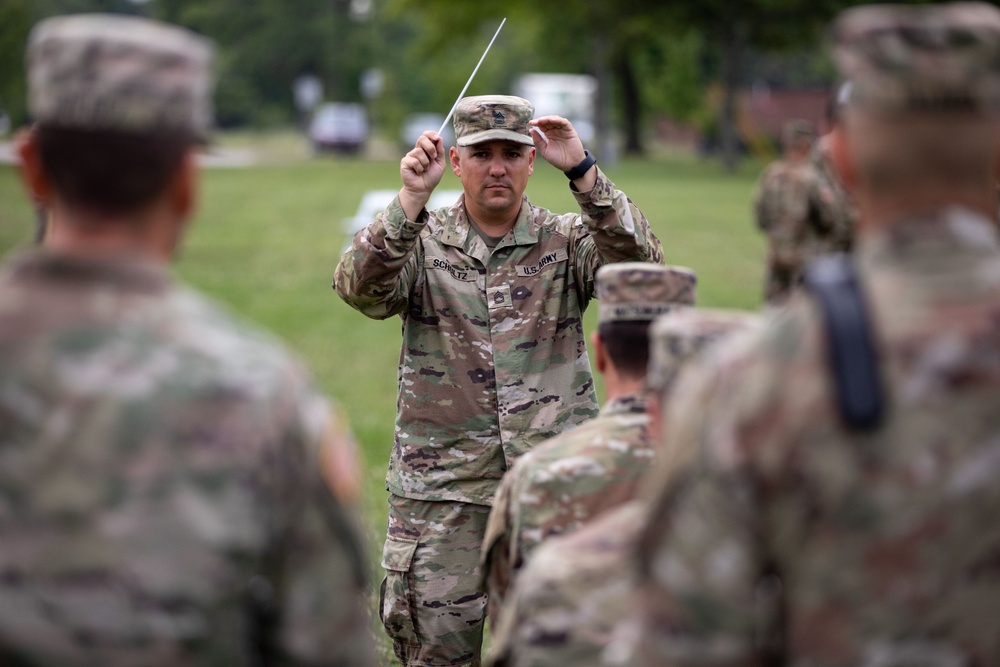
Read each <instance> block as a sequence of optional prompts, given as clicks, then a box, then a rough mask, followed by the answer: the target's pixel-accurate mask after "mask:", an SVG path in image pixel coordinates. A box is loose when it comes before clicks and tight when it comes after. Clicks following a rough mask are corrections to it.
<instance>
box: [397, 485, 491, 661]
mask: <svg viewBox="0 0 1000 667" xmlns="http://www.w3.org/2000/svg"><path fill="white" fill-rule="evenodd" d="M489 513H490V508H489V507H487V506H486V505H474V504H470V503H461V502H447V501H446V502H434V501H426V500H415V499H412V498H402V497H400V496H395V495H393V496H389V527H388V535H387V536H386V540H385V548H384V549H383V551H382V567H383V568H385V570H386V576H385V579H384V580H383V581H382V588H381V593H380V599H379V617H380V618H381V619H382V624H383V625H384V626H385V630H386V633H388V635H389V637H390V638H391V639H392V643H393V649H394V650H395V652H396V656H397V657H398V658H399V660H400V662H402V663H403V664H404V665H406V667H445V666H448V667H455V666H465V665H472V666H476V667H478V665H479V664H480V652H481V648H482V641H483V622H484V620H485V618H486V592H485V591H483V590H482V588H481V587H480V573H479V551H480V548H481V546H482V542H483V535H484V534H485V532H486V519H487V517H488V516H489Z"/></svg>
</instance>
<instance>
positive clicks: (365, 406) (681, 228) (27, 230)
mask: <svg viewBox="0 0 1000 667" xmlns="http://www.w3.org/2000/svg"><path fill="white" fill-rule="evenodd" d="M222 144H223V145H225V146H229V147H236V148H239V149H244V150H257V151H258V152H260V151H263V158H264V159H263V163H262V164H259V165H257V166H253V167H249V168H216V169H206V170H205V172H204V181H203V187H202V194H201V199H202V202H201V208H200V212H199V214H198V216H197V218H196V219H195V220H194V223H193V227H192V229H191V231H190V234H189V235H188V239H187V242H186V243H185V246H184V250H183V255H182V257H181V258H180V261H179V262H178V266H177V270H178V272H179V274H180V276H181V277H182V279H183V280H185V281H187V282H188V283H190V284H192V285H194V286H196V287H197V288H199V289H201V290H203V291H204V292H206V293H208V294H211V295H213V296H214V297H215V298H216V299H218V300H219V301H221V302H223V303H225V304H226V305H227V306H228V307H229V308H230V309H232V310H234V311H236V312H238V313H240V314H242V315H243V316H245V317H247V318H249V319H251V320H253V321H255V322H257V323H259V324H261V325H263V326H264V327H266V328H268V329H270V330H271V331H273V332H275V333H277V334H278V335H280V336H281V337H283V338H284V339H285V340H286V341H287V342H288V344H289V345H290V346H291V347H292V348H293V349H294V350H296V352H297V353H298V354H299V355H300V356H301V357H303V358H304V359H305V360H306V362H307V364H308V365H309V367H310V368H311V369H312V371H313V373H314V374H315V376H316V379H317V382H318V383H319V385H320V386H321V387H322V388H323V389H324V390H325V391H326V392H327V394H328V395H330V396H333V397H335V398H336V400H338V401H339V402H340V403H341V405H342V406H343V407H344V408H345V409H346V412H347V413H348V415H349V416H350V419H351V423H352V426H353V428H354V431H355V434H356V435H357V438H358V441H359V443H360V445H361V448H362V451H363V455H364V464H365V469H364V474H365V482H366V484H365V486H366V488H367V496H366V516H367V519H368V526H369V532H370V541H371V545H372V561H373V564H374V563H376V562H377V559H376V555H377V550H378V549H379V548H380V546H381V540H382V537H383V534H384V533H383V531H384V528H385V520H386V512H387V509H386V504H385V496H386V492H385V489H384V477H385V467H386V464H387V461H388V458H389V451H390V448H391V446H392V434H393V417H394V413H395V395H396V367H397V363H398V356H399V341H400V325H399V320H397V319H393V320H390V321H385V322H377V321H373V320H369V319H367V318H365V317H363V316H362V315H360V314H359V313H357V312H355V311H353V310H352V309H350V308H349V307H348V306H346V305H345V304H344V303H343V302H342V301H341V300H340V299H339V298H338V297H337V296H336V294H335V293H334V292H333V291H332V290H331V288H330V283H331V276H332V274H333V269H334V267H335V265H336V263H337V259H338V255H339V253H340V250H341V249H342V247H343V246H344V244H345V242H346V241H347V239H346V237H345V234H344V232H343V231H342V229H341V221H342V220H343V219H344V218H346V217H348V216H350V215H352V214H353V213H354V211H355V209H356V207H357V204H358V201H359V200H360V198H361V195H362V193H363V192H364V191H366V190H370V189H376V188H392V189H395V188H397V187H398V183H399V180H398V179H399V176H398V162H397V159H398V158H397V159H383V160H362V159H348V158H328V157H323V158H316V159H304V158H303V156H304V155H305V148H304V146H300V145H299V144H298V143H297V142H296V141H295V140H293V139H289V138H288V137H284V138H283V137H278V138H274V137H265V138H263V140H258V139H257V138H254V137H246V136H239V137H228V138H223V140H222ZM383 152H384V151H383ZM758 170H759V165H754V164H747V165H745V166H744V168H743V169H742V170H741V172H740V173H738V174H735V175H724V174H723V173H722V172H721V170H720V168H719V167H718V166H717V165H716V164H715V163H708V162H701V161H698V160H696V159H695V158H690V157H679V156H663V157H658V158H656V159H644V160H627V161H624V162H622V163H621V164H618V165H616V166H614V167H613V168H611V169H608V170H607V171H608V174H609V176H610V177H611V178H612V180H614V182H615V183H616V184H617V185H618V186H619V187H620V188H621V189H622V190H624V191H625V192H626V193H628V195H629V196H630V197H631V198H632V200H633V201H634V202H635V203H636V204H637V205H638V206H639V207H640V208H641V209H642V210H643V212H644V213H645V214H646V216H647V218H649V220H650V222H651V224H652V226H653V230H654V231H655V233H656V234H657V236H658V237H659V238H660V240H661V241H662V243H663V246H664V249H665V252H666V260H667V262H668V263H670V264H682V265H685V266H689V267H691V268H693V269H694V270H695V271H696V272H697V273H698V277H699V285H698V297H699V304H700V305H703V306H714V307H735V308H746V309H755V308H757V307H758V306H759V304H760V293H761V284H762V274H763V267H762V258H763V249H764V245H763V240H762V238H761V237H760V235H759V234H757V233H756V231H755V230H754V228H753V224H752V222H751V219H750V205H749V202H750V196H751V192H752V189H753V184H754V180H755V178H756V176H757V172H758ZM441 187H442V188H453V189H460V187H461V186H460V184H459V182H458V179H456V178H455V177H454V176H453V175H452V174H451V173H450V172H449V173H447V174H446V176H445V180H444V181H443V182H442V184H441ZM528 196H529V198H530V199H531V200H532V202H533V203H535V204H539V205H542V206H546V207H548V208H551V209H553V210H557V211H566V210H570V209H571V208H572V207H573V205H574V202H573V199H572V197H571V195H570V193H569V190H568V188H567V185H566V179H565V177H564V176H563V175H562V174H561V173H559V172H558V171H557V170H555V169H553V168H551V167H548V166H547V165H544V164H543V165H539V168H538V169H536V172H535V175H534V176H533V177H532V180H531V181H530V184H529V187H528ZM32 229H33V215H32V212H31V210H30V208H29V206H28V204H27V201H26V199H25V197H24V196H23V195H22V193H21V190H20V184H19V182H18V180H17V175H16V172H15V171H14V169H13V168H11V167H5V166H0V253H3V254H6V253H7V252H9V251H10V250H12V249H14V248H16V247H18V246H24V245H26V244H28V243H29V242H30V239H31V230H32ZM595 318H596V308H592V309H590V311H589V312H588V314H587V318H586V326H587V330H588V331H590V330H592V329H593V327H594V323H595ZM378 576H381V575H378Z"/></svg>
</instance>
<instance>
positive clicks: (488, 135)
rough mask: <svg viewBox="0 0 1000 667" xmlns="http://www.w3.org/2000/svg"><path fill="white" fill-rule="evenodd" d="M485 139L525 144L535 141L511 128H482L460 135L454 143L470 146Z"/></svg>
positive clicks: (529, 144) (528, 144)
mask: <svg viewBox="0 0 1000 667" xmlns="http://www.w3.org/2000/svg"><path fill="white" fill-rule="evenodd" d="M487 141H514V142H517V143H519V144H524V145H526V146H534V145H535V142H534V140H532V138H531V137H530V136H529V135H527V134H521V133H520V132H514V131H513V130H497V129H493V130H483V131H482V132H476V133H475V134H470V135H468V136H466V137H461V138H459V139H456V140H455V144H456V145H458V146H472V145H473V144H481V143H485V142H487Z"/></svg>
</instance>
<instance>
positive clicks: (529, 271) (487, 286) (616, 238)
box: [334, 95, 663, 667]
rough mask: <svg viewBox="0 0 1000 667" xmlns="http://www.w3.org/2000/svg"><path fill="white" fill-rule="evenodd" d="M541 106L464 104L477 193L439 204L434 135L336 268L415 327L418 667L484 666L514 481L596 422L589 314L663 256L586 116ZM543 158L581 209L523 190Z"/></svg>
mask: <svg viewBox="0 0 1000 667" xmlns="http://www.w3.org/2000/svg"><path fill="white" fill-rule="evenodd" d="M533 114H534V108H533V107H532V106H531V104H530V103H529V102H528V101H527V100H524V99H521V98H519V97H507V96H499V95H490V96H482V97H468V98H465V99H463V100H462V101H461V102H460V103H459V104H458V106H457V108H456V109H455V136H456V143H457V144H458V145H457V146H456V147H453V148H452V149H451V151H450V153H449V158H450V161H451V169H452V171H453V172H454V173H455V175H456V176H458V177H459V178H460V179H461V181H462V188H463V191H464V194H463V196H462V197H461V198H460V199H459V200H458V202H456V203H455V205H454V206H452V207H451V208H443V209H440V210H437V211H432V212H428V211H427V210H426V209H425V205H426V204H427V201H428V199H429V198H430V195H431V193H432V192H433V190H434V188H435V187H437V185H438V183H439V182H440V180H441V177H442V175H443V173H444V169H445V150H444V144H443V142H442V140H441V137H440V136H438V135H437V133H435V132H425V133H424V134H423V136H421V137H420V138H419V139H418V140H417V145H416V146H415V147H414V148H413V150H411V151H410V152H409V153H407V154H406V156H405V157H404V158H403V159H402V161H401V163H400V173H401V176H402V181H403V187H402V189H401V190H400V192H399V196H398V197H397V198H396V200H395V201H393V202H392V203H391V204H390V205H389V207H388V208H387V209H386V210H385V211H383V212H382V213H381V214H379V216H378V217H377V218H376V219H375V221H374V222H373V223H372V224H370V225H369V226H368V227H366V228H365V229H362V230H361V231H359V232H358V233H357V234H356V235H355V237H354V242H353V245H352V246H351V248H349V249H348V250H347V251H346V252H345V253H344V255H343V256H342V257H341V260H340V263H339V264H338V266H337V270H336V273H335V276H334V287H335V288H336V290H337V293H338V294H339V295H340V296H341V297H342V298H343V299H344V300H345V301H346V302H347V303H349V304H350V305H351V306H353V307H354V308H357V309H358V310H360V311H361V312H362V313H364V314H365V315H367V316H369V317H374V318H387V317H391V316H392V315H399V316H400V317H401V318H402V320H403V344H402V350H401V352H400V361H399V396H398V400H397V406H398V411H397V416H396V434H395V444H394V447H393V451H392V458H391V460H390V462H389V474H388V477H387V479H386V486H387V488H388V490H389V492H390V493H391V495H390V497H389V526H388V536H387V538H386V542H385V549H384V551H383V557H382V565H383V566H384V567H385V568H386V579H385V581H384V582H383V588H382V593H383V594H382V603H381V606H380V608H381V616H382V621H383V624H384V625H385V627H386V631H387V632H388V634H389V636H390V637H392V639H393V643H394V646H395V649H396V654H397V655H398V656H399V658H400V660H401V661H402V662H403V663H404V664H406V665H420V666H421V667H428V666H431V667H436V666H438V665H449V666H452V667H457V666H460V665H478V664H479V662H480V646H481V643H482V629H483V619H484V614H485V608H486V593H485V592H484V591H483V589H482V586H481V577H480V574H479V550H480V546H481V545H482V541H483V534H484V532H485V530H486V518H487V516H488V514H489V509H490V507H489V506H490V504H491V503H492V502H493V494H494V492H495V491H496V487H497V484H498V483H499V481H500V477H501V476H502V475H503V472H504V471H505V470H507V468H509V467H510V465H511V464H512V463H513V462H514V459H516V458H517V457H518V456H520V455H521V454H523V453H524V452H526V451H527V450H529V449H530V448H531V447H532V446H534V445H536V444H538V443H539V442H541V441H543V440H545V439H547V438H550V437H552V436H554V435H556V434H558V433H561V432H563V431H565V430H567V429H569V428H572V427H573V426H576V425H577V424H580V423H581V422H584V421H586V420H588V419H590V418H592V417H594V416H595V415H596V414H597V397H596V395H595V392H594V382H593V377H592V375H591V371H590V364H589V361H588V357H587V350H586V343H585V341H584V336H583V322H582V317H583V312H584V309H585V308H586V306H587V304H588V303H589V301H590V299H591V298H592V297H593V296H594V274H595V273H596V271H597V269H598V268H599V267H600V266H602V265H604V264H608V263H611V262H621V261H628V260H634V261H644V262H654V263H662V262H663V253H662V249H661V248H660V242H659V241H658V240H657V239H656V237H655V236H653V234H652V232H651V231H650V229H649V224H648V223H647V221H646V218H645V217H643V215H642V213H641V212H640V211H639V209H638V208H636V207H635V205H634V204H632V202H631V201H629V199H628V197H626V196H625V193H623V192H621V191H620V190H618V189H617V188H616V187H615V186H614V185H613V184H612V183H611V181H609V180H608V179H607V177H605V176H604V174H603V173H602V172H601V170H600V169H599V168H598V167H597V166H596V165H595V163H594V160H593V158H592V157H591V156H590V153H588V152H586V151H585V150H584V148H583V144H582V143H581V141H580V138H579V136H578V135H577V133H576V130H574V129H573V126H572V124H570V122H569V121H567V120H566V119H565V118H560V117H558V116H544V117H542V118H538V119H534V120H532V115H533ZM541 133H544V134H545V136H546V137H547V139H543V138H542V136H541ZM536 149H537V151H538V153H540V154H541V155H542V157H544V158H545V159H546V160H547V161H548V162H549V163H550V164H552V165H553V166H555V167H556V168H557V169H559V170H560V171H563V172H564V173H565V174H566V176H567V178H568V179H569V186H570V190H571V192H572V193H573V196H574V198H575V199H576V203H577V204H578V206H579V213H567V214H564V215H556V214H554V213H552V212H550V211H547V210H545V209H542V208H538V207H536V206H532V205H531V203H530V202H529V201H528V200H527V198H526V197H525V196H524V190H525V187H526V186H527V183H528V178H529V177H530V176H531V174H532V171H533V170H534V164H535V154H536Z"/></svg>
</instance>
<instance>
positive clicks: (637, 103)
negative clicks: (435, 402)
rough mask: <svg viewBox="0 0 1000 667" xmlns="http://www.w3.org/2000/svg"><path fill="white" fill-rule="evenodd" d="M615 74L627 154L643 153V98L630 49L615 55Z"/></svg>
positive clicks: (621, 50) (622, 50)
mask: <svg viewBox="0 0 1000 667" xmlns="http://www.w3.org/2000/svg"><path fill="white" fill-rule="evenodd" d="M615 74H616V76H617V79H618V85H619V86H620V90H621V100H622V114H623V116H624V118H623V119H622V121H623V125H624V129H625V154H626V155H642V154H643V153H644V152H645V151H644V150H643V142H642V100H641V99H640V92H639V84H638V82H637V81H636V79H635V70H634V69H633V67H632V61H631V60H630V59H629V53H628V49H624V48H623V49H619V51H618V54H617V56H616V57H615Z"/></svg>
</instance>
